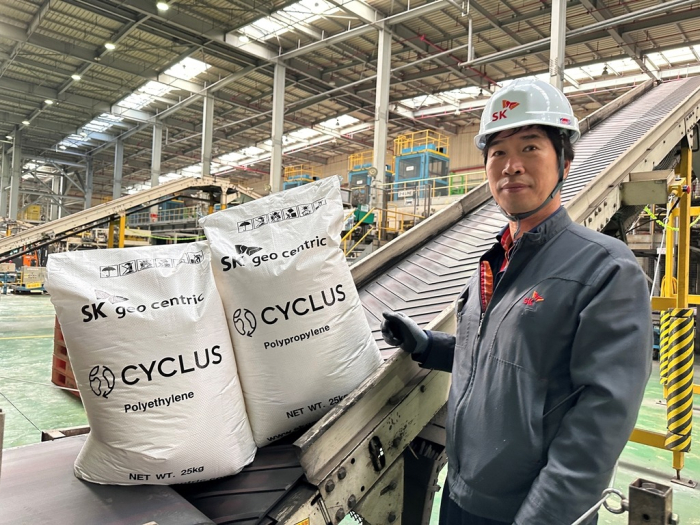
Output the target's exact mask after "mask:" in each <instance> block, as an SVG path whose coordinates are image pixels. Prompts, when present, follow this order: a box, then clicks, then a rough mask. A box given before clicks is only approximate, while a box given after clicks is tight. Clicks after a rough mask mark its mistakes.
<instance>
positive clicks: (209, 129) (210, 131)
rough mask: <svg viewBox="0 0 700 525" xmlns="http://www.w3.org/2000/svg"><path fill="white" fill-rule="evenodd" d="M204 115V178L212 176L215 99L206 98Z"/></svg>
mask: <svg viewBox="0 0 700 525" xmlns="http://www.w3.org/2000/svg"><path fill="white" fill-rule="evenodd" d="M202 113H203V115H202V177H208V176H209V175H211V143H212V137H213V136H214V97H212V96H209V95H207V96H206V97H204V108H203V109H202Z"/></svg>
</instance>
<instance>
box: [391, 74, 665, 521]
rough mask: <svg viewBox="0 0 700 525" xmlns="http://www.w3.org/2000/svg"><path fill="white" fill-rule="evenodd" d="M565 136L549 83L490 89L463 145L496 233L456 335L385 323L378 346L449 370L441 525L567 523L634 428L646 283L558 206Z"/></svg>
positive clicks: (615, 245)
mask: <svg viewBox="0 0 700 525" xmlns="http://www.w3.org/2000/svg"><path fill="white" fill-rule="evenodd" d="M578 138H579V130H578V122H577V120H576V118H575V117H574V114H573V111H572V109H571V105H570V104H569V102H568V101H567V99H566V97H564V95H563V94H562V93H561V92H560V91H559V90H557V89H556V88H554V87H553V86H551V85H549V84H547V83H545V82H542V81H539V80H534V79H519V80H516V81H514V82H513V83H511V84H510V85H509V86H508V87H506V88H504V89H502V90H499V91H498V92H496V94H494V95H493V96H492V97H491V99H490V100H489V103H488V104H487V105H486V108H485V109H484V113H483V115H482V120H481V126H480V130H479V134H478V135H477V136H476V146H477V147H478V148H479V149H480V150H482V151H483V154H484V161H485V164H486V173H487V177H488V182H489V188H490V190H491V193H492V195H493V198H494V200H495V201H496V203H497V204H498V206H499V207H500V209H501V210H502V212H503V214H504V215H505V216H506V218H507V219H508V226H507V227H506V228H504V229H503V230H502V231H501V233H500V234H499V235H498V237H497V242H496V243H495V244H494V246H493V247H492V248H491V249H490V250H489V251H488V252H486V253H485V254H484V255H483V256H482V257H481V260H480V263H479V267H478V269H477V271H476V272H475V273H474V275H473V276H472V278H471V279H470V281H469V283H468V284H467V286H466V288H465V289H464V290H463V291H462V293H461V294H460V297H459V299H458V301H457V303H456V313H457V333H456V336H451V335H448V334H444V333H440V332H430V331H423V330H421V329H420V328H419V327H418V325H417V324H416V323H414V322H413V321H411V320H410V319H409V318H408V317H406V316H404V315H402V314H397V313H391V312H386V313H385V314H384V317H385V321H384V322H383V323H382V334H383V336H384V339H385V340H386V341H387V342H388V343H389V344H391V345H393V346H400V347H401V348H402V349H403V350H405V351H407V352H411V353H412V357H413V358H414V359H415V360H416V361H418V362H419V363H420V364H421V366H423V367H425V368H434V369H438V370H444V371H447V372H452V386H451V389H450V396H449V401H448V413H447V414H448V415H447V456H448V477H447V484H446V487H445V494H444V495H443V498H442V507H441V512H440V516H441V517H440V523H441V524H442V525H466V524H469V525H495V524H502V523H507V524H512V523H515V524H516V525H571V523H573V522H574V521H575V520H576V519H578V518H579V517H580V516H581V515H582V514H583V513H584V512H585V511H587V510H588V509H589V508H590V507H591V506H593V504H594V503H595V502H596V501H598V500H599V499H600V497H601V492H602V491H603V490H604V489H605V488H606V487H607V484H608V483H609V481H610V479H611V476H612V472H613V469H614V466H615V462H616V461H617V458H618V456H619V455H620V453H621V452H622V449H623V447H624V446H625V443H626V442H627V439H628V438H629V435H630V433H631V431H632V429H633V427H634V423H635V421H636V417H637V413H638V410H639V406H640V404H641V401H642V396H643V392H644V387H645V385H646V382H647V379H648V377H649V374H650V371H651V346H652V335H651V334H652V323H651V311H650V305H649V296H648V288H647V284H646V279H645V276H644V274H643V273H642V270H641V269H640V267H639V265H638V264H637V262H636V260H635V258H634V256H633V255H632V252H631V251H630V250H629V249H628V248H627V247H626V246H625V245H624V244H623V243H622V242H620V241H618V240H616V239H613V238H611V237H608V236H606V235H603V234H600V233H597V232H595V231H592V230H589V229H587V228H585V227H583V226H580V225H578V224H574V223H573V222H572V221H571V219H570V218H569V216H568V215H567V213H566V210H564V208H562V206H561V196H560V193H559V191H560V189H561V186H562V184H563V182H564V179H565V178H566V176H567V175H568V173H569V168H570V167H571V161H572V160H573V158H574V152H573V148H572V143H573V142H575V141H576V140H577V139H578ZM595 521H596V518H594V519H593V520H592V521H589V523H595Z"/></svg>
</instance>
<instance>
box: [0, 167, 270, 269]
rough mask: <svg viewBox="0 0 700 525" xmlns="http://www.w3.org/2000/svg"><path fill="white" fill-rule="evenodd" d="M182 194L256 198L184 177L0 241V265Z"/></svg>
mask: <svg viewBox="0 0 700 525" xmlns="http://www.w3.org/2000/svg"><path fill="white" fill-rule="evenodd" d="M186 190H200V191H205V192H208V193H210V194H219V193H220V194H222V195H229V194H233V193H240V194H243V195H246V196H248V197H250V198H252V199H257V198H259V197H260V195H258V194H257V193H255V192H253V191H250V190H248V189H246V188H243V187H240V186H237V185H234V184H231V183H229V182H228V181H227V180H221V179H215V178H213V177H201V178H192V177H185V178H182V179H177V180H173V181H170V182H166V183H164V184H160V185H158V186H156V187H155V188H151V189H149V190H144V191H140V192H138V193H135V194H134V195H127V196H125V197H121V198H119V199H116V200H113V201H110V202H105V203H104V204H100V205H98V206H94V207H92V208H89V209H87V210H83V211H81V212H78V213H74V214H72V215H69V216H67V217H63V218H62V219H58V220H55V221H50V222H47V223H45V224H41V225H39V226H34V227H33V228H29V229H28V230H25V231H23V232H21V233H18V234H16V235H12V236H10V237H4V238H2V237H0V262H3V261H5V260H8V259H10V257H9V255H10V254H12V257H17V256H18V255H21V254H22V253H26V252H29V251H34V250H36V249H37V248H40V247H42V246H45V245H47V244H51V243H52V242H56V241H59V240H61V239H64V238H66V237H69V236H71V235H75V234H77V233H80V232H83V231H86V230H89V229H92V228H95V227H96V226H98V225H100V224H104V223H105V222H108V221H109V220H111V219H113V218H116V217H119V216H124V215H130V214H132V213H138V212H139V211H142V210H144V209H146V208H148V207H149V206H153V205H157V204H158V203H160V202H163V201H166V200H168V199H170V198H172V196H173V195H178V194H180V193H182V192H184V191H186Z"/></svg>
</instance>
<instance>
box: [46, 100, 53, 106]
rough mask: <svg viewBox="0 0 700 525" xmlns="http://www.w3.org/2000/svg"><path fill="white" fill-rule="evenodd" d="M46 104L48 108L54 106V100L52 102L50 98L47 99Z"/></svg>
mask: <svg viewBox="0 0 700 525" xmlns="http://www.w3.org/2000/svg"><path fill="white" fill-rule="evenodd" d="M44 103H45V104H46V105H47V106H50V105H51V104H53V100H51V99H50V98H47V99H46V100H44Z"/></svg>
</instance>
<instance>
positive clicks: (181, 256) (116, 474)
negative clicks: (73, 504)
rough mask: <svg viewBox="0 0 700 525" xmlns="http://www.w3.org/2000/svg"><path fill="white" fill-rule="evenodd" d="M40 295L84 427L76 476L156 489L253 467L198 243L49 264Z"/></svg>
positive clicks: (226, 340)
mask: <svg viewBox="0 0 700 525" xmlns="http://www.w3.org/2000/svg"><path fill="white" fill-rule="evenodd" d="M46 288H47V290H48V291H49V293H51V302H52V303H53V304H54V306H55V308H56V313H57V315H58V320H59V322H60V324H61V328H62V330H63V335H64V337H65V341H66V345H67V347H68V355H69V357H70V362H71V366H72V368H73V373H74V374H75V378H76V381H77V383H78V388H79V390H80V395H81V397H82V400H83V404H84V406H85V411H86V412H87V416H88V420H89V422H90V429H91V430H90V434H89V435H88V438H87V441H86V442H85V445H84V447H83V449H82V450H81V451H80V454H79V455H78V458H77V460H76V462H75V475H76V476H77V477H79V478H81V479H84V480H86V481H91V482H95V483H105V484H119V485H129V484H158V485H161V484H162V485H167V484H172V483H185V482H191V481H200V480H205V479H211V478H218V477H221V476H227V475H231V474H235V473H237V472H239V471H240V470H241V469H242V468H243V467H244V466H245V465H247V464H248V463H250V462H251V461H253V458H254V457H255V451H256V447H255V443H254V442H253V437H252V433H251V430H250V424H249V423H248V419H247V417H246V413H245V404H244V401H243V395H242V392H241V387H240V382H239V380H238V377H237V374H236V362H235V359H234V355H233V349H232V347H231V339H230V337H229V334H228V329H227V327H226V321H225V314H224V309H223V306H222V304H221V298H220V297H219V294H218V293H217V291H216V286H215V285H214V278H213V276H212V273H211V255H210V252H209V246H208V244H207V243H204V242H198V243H192V244H181V245H171V246H149V247H139V248H128V249H116V250H95V251H79V252H70V253H61V254H55V255H51V256H49V262H48V276H47V281H46Z"/></svg>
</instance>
